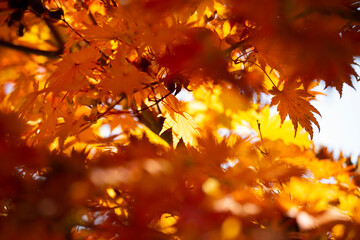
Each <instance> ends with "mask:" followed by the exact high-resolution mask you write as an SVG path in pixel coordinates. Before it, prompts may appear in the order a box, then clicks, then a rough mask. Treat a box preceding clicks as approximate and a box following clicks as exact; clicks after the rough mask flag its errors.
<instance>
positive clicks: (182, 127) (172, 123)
mask: <svg viewBox="0 0 360 240" xmlns="http://www.w3.org/2000/svg"><path fill="white" fill-rule="evenodd" d="M169 128H172V135H173V147H174V148H175V147H176V145H177V144H178V143H179V141H180V139H181V138H182V139H183V141H184V143H185V145H191V146H197V139H196V138H197V137H199V136H200V132H199V127H198V126H197V124H196V123H195V122H194V120H193V119H192V117H191V116H190V115H189V114H188V113H185V112H183V113H181V112H171V113H169V112H167V113H166V115H165V122H164V125H163V128H162V129H161V132H160V133H159V135H161V134H162V133H163V132H165V131H166V130H168V129H169Z"/></svg>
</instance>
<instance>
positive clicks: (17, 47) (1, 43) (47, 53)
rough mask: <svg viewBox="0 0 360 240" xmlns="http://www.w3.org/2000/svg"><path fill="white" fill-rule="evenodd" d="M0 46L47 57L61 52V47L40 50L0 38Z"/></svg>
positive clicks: (53, 56)
mask: <svg viewBox="0 0 360 240" xmlns="http://www.w3.org/2000/svg"><path fill="white" fill-rule="evenodd" d="M0 47H7V48H11V49H14V50H17V51H21V52H24V53H29V54H36V55H42V56H45V57H49V58H57V57H59V56H60V55H61V54H62V53H63V49H59V50H56V51H48V50H41V49H37V48H31V47H26V46H22V45H16V44H13V43H9V42H6V41H3V40H0Z"/></svg>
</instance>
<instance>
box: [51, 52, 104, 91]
mask: <svg viewBox="0 0 360 240" xmlns="http://www.w3.org/2000/svg"><path fill="white" fill-rule="evenodd" d="M100 56H101V54H100V52H99V51H98V50H96V49H95V48H93V47H91V48H82V49H81V50H80V51H79V52H75V53H70V54H67V55H64V56H63V60H62V61H61V62H60V63H59V64H58V68H57V69H56V70H55V72H54V73H53V74H52V75H51V76H50V78H49V79H48V80H47V83H48V90H49V91H54V92H60V91H66V90H67V91H74V92H75V91H78V90H79V89H81V88H82V87H84V86H87V84H88V79H87V77H91V78H97V77H96V75H95V74H94V72H93V69H96V68H97V63H96V61H97V60H98V59H99V58H100Z"/></svg>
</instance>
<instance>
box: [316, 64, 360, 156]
mask: <svg viewBox="0 0 360 240" xmlns="http://www.w3.org/2000/svg"><path fill="white" fill-rule="evenodd" d="M358 72H359V71H358ZM353 84H354V88H355V89H354V88H352V87H350V86H348V85H346V84H345V85H344V86H343V94H342V97H341V98H340V95H339V93H338V92H337V91H336V90H335V89H334V88H327V89H326V90H325V93H326V94H327V95H326V96H318V97H317V100H316V101H313V102H312V105H314V107H315V108H317V109H318V110H319V112H320V113H321V117H317V120H318V122H319V124H320V132H319V131H317V128H316V127H315V133H314V138H313V140H314V143H315V145H317V146H320V145H323V146H327V147H328V148H329V149H330V150H332V151H333V152H334V155H335V156H338V155H339V153H340V151H342V152H343V155H344V156H346V157H348V156H349V157H351V158H352V160H353V161H356V160H357V158H358V156H359V154H360V82H355V81H354V82H353ZM322 89H324V84H323V83H322V84H321V85H320V86H318V88H317V89H314V90H318V91H321V90H322Z"/></svg>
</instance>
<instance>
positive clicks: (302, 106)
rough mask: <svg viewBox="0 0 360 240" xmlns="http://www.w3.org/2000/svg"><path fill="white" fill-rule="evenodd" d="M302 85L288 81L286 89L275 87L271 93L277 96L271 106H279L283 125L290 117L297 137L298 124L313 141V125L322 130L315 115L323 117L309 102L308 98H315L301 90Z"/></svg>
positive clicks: (272, 100)
mask: <svg viewBox="0 0 360 240" xmlns="http://www.w3.org/2000/svg"><path fill="white" fill-rule="evenodd" d="M300 86H301V83H300V82H298V81H287V82H285V84H284V89H283V90H282V91H281V90H279V89H278V88H276V87H273V88H272V89H271V90H270V91H269V93H271V94H273V95H275V96H274V97H273V98H272V99H271V105H272V106H273V105H277V104H278V106H277V110H278V112H279V114H280V117H281V123H283V122H284V121H285V118H286V116H287V115H289V117H290V119H291V121H292V123H293V125H294V128H295V136H296V132H297V128H298V123H300V125H301V126H302V127H303V128H305V130H306V131H307V132H308V133H309V134H310V137H311V139H312V137H313V129H312V126H311V123H314V124H315V125H316V126H317V127H318V129H319V130H320V126H319V123H318V121H317V120H316V118H315V116H314V114H313V112H314V113H317V114H319V115H320V116H321V114H320V112H319V111H318V110H317V109H316V108H315V107H314V106H312V105H311V104H310V103H309V102H308V100H307V99H308V98H311V97H313V96H312V95H311V94H309V93H308V92H307V91H306V90H304V89H299V88H300Z"/></svg>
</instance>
